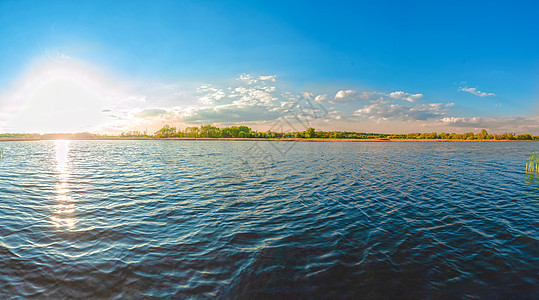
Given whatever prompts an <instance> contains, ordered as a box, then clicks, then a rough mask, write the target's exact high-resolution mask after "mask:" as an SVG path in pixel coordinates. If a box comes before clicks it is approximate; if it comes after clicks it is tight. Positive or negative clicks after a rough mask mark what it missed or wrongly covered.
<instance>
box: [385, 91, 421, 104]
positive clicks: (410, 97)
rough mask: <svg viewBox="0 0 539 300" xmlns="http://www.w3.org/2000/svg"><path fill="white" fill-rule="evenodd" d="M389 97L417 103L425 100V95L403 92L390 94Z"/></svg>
mask: <svg viewBox="0 0 539 300" xmlns="http://www.w3.org/2000/svg"><path fill="white" fill-rule="evenodd" d="M389 97H391V98H393V99H397V100H405V101H408V102H415V101H417V100H419V99H421V98H423V94H409V93H405V92H402V91H398V92H392V93H390V94H389Z"/></svg>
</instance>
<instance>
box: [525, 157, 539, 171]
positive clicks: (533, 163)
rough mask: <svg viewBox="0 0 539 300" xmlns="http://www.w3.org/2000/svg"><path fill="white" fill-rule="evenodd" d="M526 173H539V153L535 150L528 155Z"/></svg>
mask: <svg viewBox="0 0 539 300" xmlns="http://www.w3.org/2000/svg"><path fill="white" fill-rule="evenodd" d="M526 173H527V174H538V175H539V153H535V152H534V153H532V155H531V156H530V157H528V160H527V162H526Z"/></svg>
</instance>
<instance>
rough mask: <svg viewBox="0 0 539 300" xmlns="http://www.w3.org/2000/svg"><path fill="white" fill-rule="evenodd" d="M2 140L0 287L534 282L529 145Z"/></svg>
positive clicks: (71, 292) (307, 293)
mask: <svg viewBox="0 0 539 300" xmlns="http://www.w3.org/2000/svg"><path fill="white" fill-rule="evenodd" d="M0 148H1V149H3V152H4V153H3V157H2V158H1V159H0V298H6V297H9V298H11V297H15V298H18V297H20V298H27V297H37V298H56V299H57V298H149V299H151V298H154V297H159V298H162V297H165V298H189V297H195V298H208V297H212V298H213V297H219V298H244V299H258V298H329V299H334V298H367V299H368V298H376V299H378V298H399V299H402V298H426V299H429V298H431V299H435V298H472V299H475V298H482V299H507V298H537V297H538V296H539V230H538V225H539V218H538V217H539V180H537V179H534V178H532V177H529V176H526V174H525V161H526V158H527V157H528V156H529V155H530V154H531V152H533V151H534V150H535V151H537V150H538V149H539V143H534V142H477V143H476V142H465V143H451V142H448V143H445V142H444V143H373V142H361V143H320V142H267V141H259V142H233V141H70V142H66V141H56V142H55V141H50V142H49V141H43V142H4V143H1V144H0Z"/></svg>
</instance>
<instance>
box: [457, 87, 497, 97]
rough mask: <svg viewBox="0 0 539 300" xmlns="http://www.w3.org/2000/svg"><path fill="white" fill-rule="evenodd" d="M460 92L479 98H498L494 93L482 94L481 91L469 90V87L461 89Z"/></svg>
mask: <svg viewBox="0 0 539 300" xmlns="http://www.w3.org/2000/svg"><path fill="white" fill-rule="evenodd" d="M459 91H462V92H467V93H470V94H474V95H476V96H479V97H490V96H496V94H494V93H486V92H481V91H480V90H478V89H476V88H469V87H460V88H459Z"/></svg>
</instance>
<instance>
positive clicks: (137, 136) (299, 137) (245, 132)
mask: <svg viewBox="0 0 539 300" xmlns="http://www.w3.org/2000/svg"><path fill="white" fill-rule="evenodd" d="M59 139H65V140H152V139H153V140H155V139H158V140H228V141H231V140H232V141H248V140H258V141H260V140H262V141H264V140H267V141H348V142H358V141H365V142H367V141H379V142H384V141H389V142H410V141H413V142H417V141H422V142H425V141H531V140H536V141H537V140H539V136H537V135H536V136H533V135H530V134H519V135H516V134H514V133H502V134H490V133H488V132H487V131H486V130H485V129H483V130H481V131H480V132H478V133H473V132H467V133H462V134H461V133H445V132H444V133H440V134H438V133H435V132H430V133H408V134H386V133H366V132H354V131H319V130H315V129H314V128H308V129H307V130H305V131H297V132H284V133H283V132H273V131H270V130H268V131H255V130H252V129H251V128H249V127H247V126H231V127H224V128H218V127H215V126H212V125H204V126H200V127H187V128H186V129H185V130H177V129H176V128H175V127H170V126H168V125H165V126H163V127H162V128H161V129H159V130H158V131H157V132H155V133H154V134H147V133H146V132H139V131H129V132H123V133H122V134H120V135H106V134H105V135H102V134H94V133H89V132H81V133H47V134H38V133H2V134H0V141H32V140H59Z"/></svg>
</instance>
